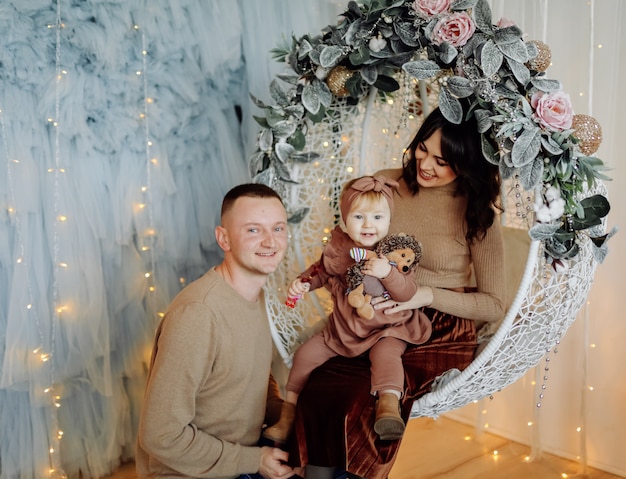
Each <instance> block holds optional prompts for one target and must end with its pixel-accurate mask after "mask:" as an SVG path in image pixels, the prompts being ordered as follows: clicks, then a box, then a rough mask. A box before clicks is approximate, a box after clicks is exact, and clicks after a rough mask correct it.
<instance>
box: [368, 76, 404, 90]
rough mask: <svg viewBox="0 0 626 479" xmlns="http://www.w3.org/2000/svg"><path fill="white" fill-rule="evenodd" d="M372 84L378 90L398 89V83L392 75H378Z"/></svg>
mask: <svg viewBox="0 0 626 479" xmlns="http://www.w3.org/2000/svg"><path fill="white" fill-rule="evenodd" d="M374 86H375V87H376V88H378V89H379V90H380V91H384V92H387V93H390V92H392V91H396V90H398V89H400V84H399V83H398V82H397V80H396V79H395V78H393V77H388V76H386V75H378V78H377V79H376V82H375V83H374Z"/></svg>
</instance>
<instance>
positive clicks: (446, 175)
mask: <svg viewBox="0 0 626 479" xmlns="http://www.w3.org/2000/svg"><path fill="white" fill-rule="evenodd" d="M415 160H416V161H417V183H418V184H419V185H420V186H421V187H423V188H432V187H435V186H444V185H447V184H450V183H452V182H453V181H454V180H455V179H456V177H457V174H456V173H455V172H454V170H452V168H451V167H450V166H448V163H447V162H446V161H445V159H444V158H443V156H442V155H441V130H435V132H434V133H433V134H432V135H430V137H429V138H428V139H427V140H425V141H423V142H421V143H419V144H418V145H417V148H416V149H415Z"/></svg>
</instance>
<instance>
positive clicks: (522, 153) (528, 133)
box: [511, 127, 541, 168]
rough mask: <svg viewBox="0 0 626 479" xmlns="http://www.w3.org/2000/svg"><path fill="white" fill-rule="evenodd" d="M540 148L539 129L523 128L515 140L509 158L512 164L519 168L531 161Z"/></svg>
mask: <svg viewBox="0 0 626 479" xmlns="http://www.w3.org/2000/svg"><path fill="white" fill-rule="evenodd" d="M540 148H541V130H540V129H539V128H537V127H531V128H527V129H524V131H523V132H522V134H521V135H520V136H519V137H518V138H517V140H515V143H514V144H513V150H512V151H511V159H512V161H513V166H515V167H517V168H519V167H521V166H524V165H526V164H528V163H530V162H531V161H533V160H534V159H535V158H536V156H537V154H538V153H539V149H540Z"/></svg>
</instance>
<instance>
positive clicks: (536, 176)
mask: <svg viewBox="0 0 626 479" xmlns="http://www.w3.org/2000/svg"><path fill="white" fill-rule="evenodd" d="M519 178H520V183H521V185H522V188H524V189H525V190H527V191H529V190H532V189H533V188H534V187H535V186H537V185H538V184H539V183H540V182H541V180H542V179H543V158H537V159H535V161H532V162H530V163H528V164H527V165H526V166H523V167H522V168H520V169H519Z"/></svg>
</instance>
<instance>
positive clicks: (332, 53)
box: [320, 45, 343, 68]
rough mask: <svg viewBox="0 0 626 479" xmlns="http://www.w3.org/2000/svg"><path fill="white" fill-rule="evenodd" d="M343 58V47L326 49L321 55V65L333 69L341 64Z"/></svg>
mask: <svg viewBox="0 0 626 479" xmlns="http://www.w3.org/2000/svg"><path fill="white" fill-rule="evenodd" d="M342 56H343V48H342V47H340V46H336V45H333V46H328V47H324V49H323V50H322V53H321V54H320V65H321V66H323V67H324V68H332V67H334V66H335V65H337V64H338V63H339V60H340V59H341V57H342Z"/></svg>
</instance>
